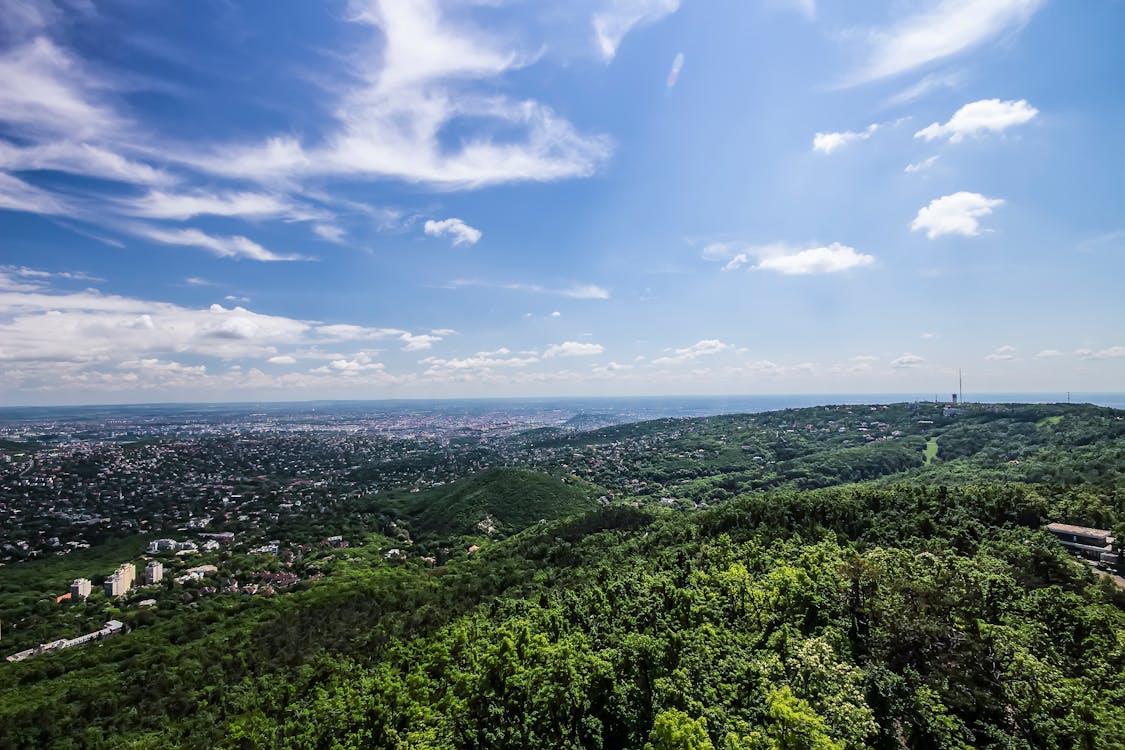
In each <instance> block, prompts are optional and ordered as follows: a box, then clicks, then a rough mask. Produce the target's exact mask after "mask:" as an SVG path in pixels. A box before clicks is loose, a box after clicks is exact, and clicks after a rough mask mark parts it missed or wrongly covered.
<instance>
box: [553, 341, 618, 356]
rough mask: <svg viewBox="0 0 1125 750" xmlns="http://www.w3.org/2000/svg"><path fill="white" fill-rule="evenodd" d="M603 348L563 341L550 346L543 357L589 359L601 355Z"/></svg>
mask: <svg viewBox="0 0 1125 750" xmlns="http://www.w3.org/2000/svg"><path fill="white" fill-rule="evenodd" d="M604 351H605V347H603V346H602V345H601V344H594V343H585V342H582V341H564V342H562V343H561V344H551V345H550V346H548V347H547V349H546V350H545V351H544V352H543V357H544V358H546V359H551V358H553V357H590V356H593V355H595V354H601V353H602V352H604Z"/></svg>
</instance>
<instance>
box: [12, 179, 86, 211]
mask: <svg viewBox="0 0 1125 750" xmlns="http://www.w3.org/2000/svg"><path fill="white" fill-rule="evenodd" d="M0 210H8V211H26V212H28V213H33V214H45V215H48V216H65V215H68V214H71V213H73V212H74V209H73V208H72V207H71V206H69V205H68V204H67V202H66V201H65V200H64V199H63V198H61V197H59V196H57V195H55V194H54V193H50V192H48V191H46V190H43V189H41V188H37V187H35V186H34V185H31V184H28V183H27V182H24V181H23V180H21V179H20V178H18V177H16V176H14V175H10V174H6V173H4V172H0Z"/></svg>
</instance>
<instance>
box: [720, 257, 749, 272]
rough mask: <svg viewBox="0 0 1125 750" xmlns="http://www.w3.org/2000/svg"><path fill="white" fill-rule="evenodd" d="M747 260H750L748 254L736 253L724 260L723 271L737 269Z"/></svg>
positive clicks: (747, 261)
mask: <svg viewBox="0 0 1125 750" xmlns="http://www.w3.org/2000/svg"><path fill="white" fill-rule="evenodd" d="M749 262H750V256H749V255H748V254H746V253H739V254H738V255H735V256H734V257H733V258H731V259H730V260H728V261H727V262H726V264H724V265H723V270H724V271H737V270H738V269H739V268H742V266H744V265H746V264H747V263H749Z"/></svg>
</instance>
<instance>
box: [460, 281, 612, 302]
mask: <svg viewBox="0 0 1125 750" xmlns="http://www.w3.org/2000/svg"><path fill="white" fill-rule="evenodd" d="M446 287H448V288H450V289H462V288H472V287H480V288H484V289H505V290H508V291H512V292H526V293H528V294H548V295H554V296H558V297H569V298H570V299H609V290H608V289H605V288H604V287H601V286H598V285H597V284H573V285H571V286H564V287H547V286H542V285H541V284H524V283H520V282H512V283H502V282H492V281H480V280H475V279H454V280H453V281H450V282H449V283H448V284H446Z"/></svg>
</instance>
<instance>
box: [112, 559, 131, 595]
mask: <svg viewBox="0 0 1125 750" xmlns="http://www.w3.org/2000/svg"><path fill="white" fill-rule="evenodd" d="M136 577H137V568H136V566H135V565H133V564H132V563H125V564H124V565H122V566H121V567H119V568H118V569H117V570H115V571H113V575H111V576H110V577H109V578H107V579H105V595H106V596H122V595H124V594H125V592H126V591H128V590H129V589H131V588H132V587H133V581H134V580H135V579H136Z"/></svg>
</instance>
